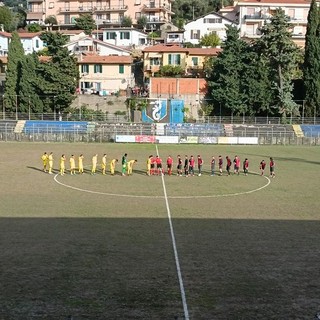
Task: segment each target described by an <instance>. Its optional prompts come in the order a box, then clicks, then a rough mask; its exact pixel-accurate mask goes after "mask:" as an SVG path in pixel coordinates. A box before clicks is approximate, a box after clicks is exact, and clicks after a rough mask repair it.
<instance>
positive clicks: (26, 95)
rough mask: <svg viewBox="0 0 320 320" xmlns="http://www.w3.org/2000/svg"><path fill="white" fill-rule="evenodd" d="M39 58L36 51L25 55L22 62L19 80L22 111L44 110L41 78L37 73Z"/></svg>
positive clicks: (20, 107) (20, 108)
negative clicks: (40, 86)
mask: <svg viewBox="0 0 320 320" xmlns="http://www.w3.org/2000/svg"><path fill="white" fill-rule="evenodd" d="M38 65H39V58H38V56H37V54H36V53H32V54H29V55H26V56H24V59H23V60H22V63H21V78H20V81H19V110H20V111H21V112H29V111H30V112H32V113H36V112H42V111H43V110H44V105H43V100H42V97H41V91H40V90H39V89H40V88H39V79H41V75H39V74H38V73H37V69H38Z"/></svg>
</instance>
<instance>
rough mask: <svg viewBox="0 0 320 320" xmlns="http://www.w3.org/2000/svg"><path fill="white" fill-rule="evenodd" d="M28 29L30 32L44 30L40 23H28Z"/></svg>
mask: <svg viewBox="0 0 320 320" xmlns="http://www.w3.org/2000/svg"><path fill="white" fill-rule="evenodd" d="M27 29H28V31H29V32H39V31H42V27H41V26H40V24H38V23H31V24H28V26H27Z"/></svg>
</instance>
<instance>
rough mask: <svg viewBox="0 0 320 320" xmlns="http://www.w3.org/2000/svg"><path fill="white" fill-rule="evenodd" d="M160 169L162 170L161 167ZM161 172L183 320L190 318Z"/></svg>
mask: <svg viewBox="0 0 320 320" xmlns="http://www.w3.org/2000/svg"><path fill="white" fill-rule="evenodd" d="M156 150H157V155H159V150H158V146H157V145H156ZM159 156H160V155H159ZM162 170H163V168H162ZM161 173H162V174H161V180H162V187H163V194H164V199H165V202H166V207H167V213H168V220H169V226H170V234H171V240H172V246H173V252H174V259H175V262H176V268H177V273H178V279H179V285H180V293H181V299H182V305H183V311H184V318H185V320H189V319H190V318H189V311H188V305H187V299H186V293H185V290H184V285H183V279H182V274H181V268H180V262H179V256H178V250H177V245H176V238H175V235H174V230H173V224H172V220H171V211H170V207H169V201H168V196H167V189H166V185H165V183H164V178H163V171H162V172H161Z"/></svg>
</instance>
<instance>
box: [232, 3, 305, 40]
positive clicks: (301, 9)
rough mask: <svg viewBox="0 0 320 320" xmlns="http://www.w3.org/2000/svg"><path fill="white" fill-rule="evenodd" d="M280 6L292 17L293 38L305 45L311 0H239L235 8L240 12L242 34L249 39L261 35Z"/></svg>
mask: <svg viewBox="0 0 320 320" xmlns="http://www.w3.org/2000/svg"><path fill="white" fill-rule="evenodd" d="M278 8H281V9H282V10H283V11H284V12H285V14H286V15H287V16H288V17H290V23H291V24H292V37H293V40H294V41H295V42H296V43H297V44H298V45H301V46H303V45H304V39H305V34H306V29H307V23H308V21H307V20H308V13H309V9H310V2H309V1H305V0H294V1H292V0H281V1H278V2H276V1H273V0H250V1H243V0H242V1H238V2H237V3H236V4H235V10H236V11H237V12H238V19H239V27H240V36H241V37H242V38H249V39H250V38H257V37H260V35H261V34H260V30H259V29H260V28H261V27H262V26H263V25H264V24H266V23H268V22H270V18H271V17H272V16H273V15H274V13H275V11H276V9H278Z"/></svg>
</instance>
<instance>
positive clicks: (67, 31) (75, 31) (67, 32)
mask: <svg viewBox="0 0 320 320" xmlns="http://www.w3.org/2000/svg"><path fill="white" fill-rule="evenodd" d="M52 32H59V33H62V34H80V33H84V31H83V30H55V31H52Z"/></svg>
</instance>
